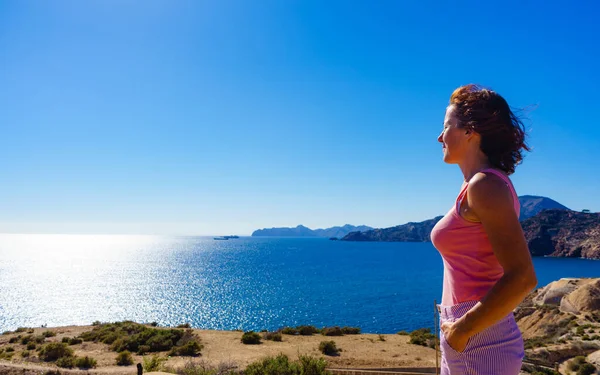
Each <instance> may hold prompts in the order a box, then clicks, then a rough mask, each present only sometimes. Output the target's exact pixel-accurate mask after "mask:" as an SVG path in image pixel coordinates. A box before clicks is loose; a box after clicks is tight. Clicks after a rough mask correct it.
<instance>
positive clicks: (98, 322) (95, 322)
mask: <svg viewBox="0 0 600 375" xmlns="http://www.w3.org/2000/svg"><path fill="white" fill-rule="evenodd" d="M101 324H102V323H101V322H100V321H99V320H95V321H94V322H93V323H92V326H94V327H95V326H99V325H101Z"/></svg>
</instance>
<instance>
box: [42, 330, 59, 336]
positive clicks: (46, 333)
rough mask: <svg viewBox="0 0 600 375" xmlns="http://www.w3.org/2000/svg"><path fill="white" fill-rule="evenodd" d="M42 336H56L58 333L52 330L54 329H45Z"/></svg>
mask: <svg viewBox="0 0 600 375" xmlns="http://www.w3.org/2000/svg"><path fill="white" fill-rule="evenodd" d="M42 336H44V337H54V336H56V333H55V332H52V331H44V332H42Z"/></svg>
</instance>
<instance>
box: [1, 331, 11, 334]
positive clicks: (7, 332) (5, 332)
mask: <svg viewBox="0 0 600 375" xmlns="http://www.w3.org/2000/svg"><path fill="white" fill-rule="evenodd" d="M11 333H13V332H12V331H4V332H2V335H10V334H11Z"/></svg>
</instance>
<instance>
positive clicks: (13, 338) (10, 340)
mask: <svg viewBox="0 0 600 375" xmlns="http://www.w3.org/2000/svg"><path fill="white" fill-rule="evenodd" d="M18 341H19V337H11V338H10V339H9V340H8V343H9V344H16V343H17V342H18Z"/></svg>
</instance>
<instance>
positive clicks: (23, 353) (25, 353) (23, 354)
mask: <svg viewBox="0 0 600 375" xmlns="http://www.w3.org/2000/svg"><path fill="white" fill-rule="evenodd" d="M29 354H30V353H29V350H23V351H22V352H21V357H23V358H27V357H29Z"/></svg>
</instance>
